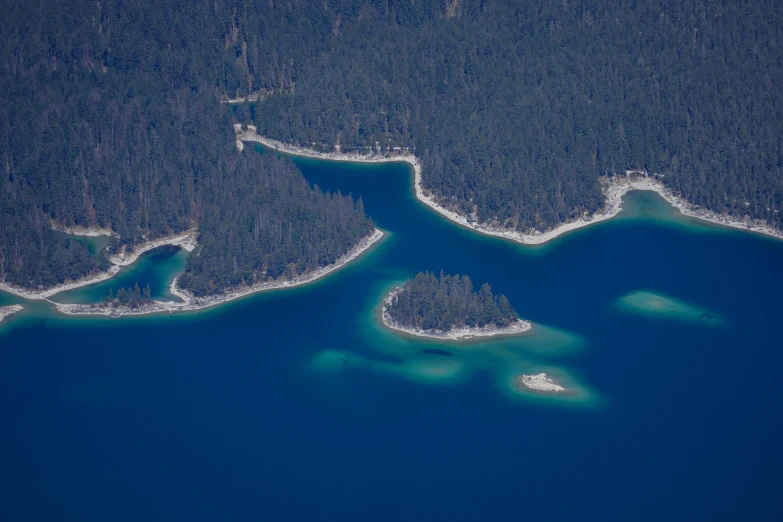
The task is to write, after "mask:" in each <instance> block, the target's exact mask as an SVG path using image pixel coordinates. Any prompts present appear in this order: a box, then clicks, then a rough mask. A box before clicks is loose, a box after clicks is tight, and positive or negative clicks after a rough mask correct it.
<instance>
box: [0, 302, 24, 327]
mask: <svg viewBox="0 0 783 522" xmlns="http://www.w3.org/2000/svg"><path fill="white" fill-rule="evenodd" d="M21 311H22V305H8V306H0V323H2V322H3V319H5V318H6V317H8V316H9V315H13V314H15V313H17V312H21Z"/></svg>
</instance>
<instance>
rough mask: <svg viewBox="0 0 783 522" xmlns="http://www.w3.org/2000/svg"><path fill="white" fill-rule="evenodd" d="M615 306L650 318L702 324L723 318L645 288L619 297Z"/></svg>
mask: <svg viewBox="0 0 783 522" xmlns="http://www.w3.org/2000/svg"><path fill="white" fill-rule="evenodd" d="M615 308H616V309H617V310H620V311H622V312H625V313H630V314H637V315H641V316H644V317H649V318H651V319H666V320H672V321H681V322H688V323H693V324H701V325H704V326H721V325H722V324H724V320H723V318H722V317H721V316H719V315H718V314H716V313H714V312H711V311H709V310H706V309H704V308H700V307H698V306H696V305H692V304H689V303H686V302H684V301H680V300H679V299H675V298H674V297H669V296H666V295H664V294H659V293H655V292H650V291H646V290H639V291H637V292H631V293H630V294H628V295H626V296H624V297H621V298H620V299H618V300H617V302H616V303H615Z"/></svg>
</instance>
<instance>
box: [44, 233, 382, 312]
mask: <svg viewBox="0 0 783 522" xmlns="http://www.w3.org/2000/svg"><path fill="white" fill-rule="evenodd" d="M383 236H384V233H383V231H381V230H380V229H378V228H376V229H375V230H374V231H373V233H372V234H370V235H369V236H365V237H364V238H362V239H361V240H359V242H358V243H357V244H356V245H354V246H353V248H351V249H350V250H349V251H348V252H347V253H346V254H345V255H343V256H342V257H340V258H339V259H337V261H335V262H334V263H333V264H331V265H327V266H325V267H321V268H318V269H316V270H313V271H312V272H308V273H307V274H303V275H301V276H298V277H295V278H294V279H290V280H287V281H279V282H278V281H272V282H270V281H266V282H263V283H258V284H255V285H253V286H249V287H244V288H241V289H238V290H235V291H231V292H229V293H226V294H223V295H220V296H210V297H195V296H194V295H192V294H191V293H190V292H188V291H187V290H183V289H181V288H179V286H178V284H177V283H178V281H179V276H177V277H175V278H174V280H173V281H172V282H171V285H170V286H169V291H170V292H171V294H172V295H174V296H176V297H178V298H179V299H181V300H182V301H183V302H182V303H177V302H173V301H152V303H150V304H147V305H143V306H140V307H139V308H137V309H130V308H128V307H125V308H113V307H112V306H110V305H106V304H104V303H100V304H63V303H55V302H53V301H49V302H50V303H52V304H53V305H54V307H55V308H56V309H57V311H59V312H61V313H63V314H66V315H104V316H109V317H115V318H116V317H122V316H131V315H135V316H138V315H149V314H158V313H165V312H168V313H172V312H189V311H196V310H202V309H205V308H211V307H213V306H217V305H220V304H224V303H227V302H229V301H234V300H236V299H240V298H242V297H245V296H248V295H251V294H256V293H259V292H265V291H269V290H277V289H281V288H293V287H296V286H303V285H306V284H309V283H312V282H314V281H317V280H319V279H321V278H323V277H325V276H326V275H328V274H331V273H332V272H335V271H336V270H339V269H340V268H342V267H344V266H345V265H347V264H348V263H350V262H351V261H353V260H354V259H356V258H357V257H359V256H361V255H362V254H363V253H364V252H366V251H367V250H368V249H369V248H370V247H371V246H373V245H374V244H375V243H377V242H378V241H379V240H380V239H381V238H382V237H383Z"/></svg>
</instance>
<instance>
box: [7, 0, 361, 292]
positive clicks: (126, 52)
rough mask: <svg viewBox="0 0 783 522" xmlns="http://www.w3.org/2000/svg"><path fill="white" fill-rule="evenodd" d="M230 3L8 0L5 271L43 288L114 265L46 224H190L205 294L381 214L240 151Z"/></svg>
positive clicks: (327, 249)
mask: <svg viewBox="0 0 783 522" xmlns="http://www.w3.org/2000/svg"><path fill="white" fill-rule="evenodd" d="M233 11H234V6H233V4H231V3H226V2H214V1H213V0H209V1H199V2H177V1H169V0H166V1H162V2H155V3H152V2H138V1H137V2H133V1H131V2H125V1H112V0H105V1H101V2H94V1H89V2H88V1H76V2H72V3H69V5H68V8H67V9H63V5H62V4H61V3H56V2H53V1H51V0H43V1H40V2H29V1H16V0H10V1H9V2H3V3H2V5H0V35H1V36H0V92H2V95H0V164H1V166H2V172H3V178H2V185H1V186H2V190H0V209H1V210H0V280H5V281H8V282H12V283H14V284H17V285H20V286H24V287H32V288H39V287H46V286H51V285H53V284H56V283H60V282H63V281H64V280H66V279H76V278H78V277H80V276H83V275H86V274H88V273H90V272H93V271H96V270H101V269H104V268H106V266H107V265H108V262H107V260H106V259H105V257H104V256H103V255H99V256H90V255H89V252H88V249H87V247H86V245H85V244H84V243H83V242H80V241H78V240H76V239H75V238H74V237H73V236H68V235H66V234H63V233H61V232H55V231H53V230H51V228H52V224H58V225H65V226H72V225H79V226H83V227H90V226H99V227H104V228H110V229H112V230H113V231H114V232H117V233H118V235H119V238H120V239H119V240H118V241H117V240H115V241H114V242H113V244H112V245H111V247H110V248H112V249H114V248H117V247H119V246H120V245H121V244H123V243H125V244H133V243H137V242H140V241H142V240H144V239H152V238H155V237H160V236H163V235H167V234H173V233H177V232H181V231H184V230H187V229H190V228H192V227H194V226H195V227H197V229H198V232H199V243H200V246H199V248H198V249H197V250H196V252H195V253H194V255H193V256H191V257H190V259H189V264H188V273H187V276H186V277H184V278H183V282H186V283H187V285H188V286H189V288H192V289H193V290H194V291H198V292H199V293H202V294H203V293H208V292H219V291H220V290H221V289H222V288H223V287H224V286H225V285H227V284H235V283H238V282H241V281H247V280H255V279H257V278H261V279H263V278H265V277H267V276H265V275H264V273H265V272H267V273H268V274H269V276H275V275H281V274H284V273H287V272H298V271H301V270H304V269H306V268H311V267H314V266H319V265H322V264H324V263H327V262H329V261H330V260H333V259H334V258H335V256H339V255H341V254H342V253H345V252H346V251H347V250H348V248H350V246H351V244H352V243H353V242H355V241H356V239H357V238H358V237H359V236H360V235H362V234H367V233H369V232H370V231H372V223H371V222H370V221H369V220H368V219H367V218H366V217H365V216H364V214H363V209H362V208H361V206H356V205H355V204H354V202H353V201H352V200H351V198H350V197H346V196H342V195H326V194H322V193H320V192H318V191H312V190H310V188H309V187H308V186H307V184H306V182H305V180H304V179H303V178H302V176H301V173H299V172H298V171H297V170H296V169H295V168H294V167H293V165H292V164H291V163H289V162H284V161H278V160H274V159H269V158H264V159H262V158H260V157H258V155H257V154H253V153H252V152H248V153H245V154H239V153H238V151H237V149H236V146H235V139H234V132H233V128H232V122H233V121H234V117H233V114H232V111H231V110H230V109H229V107H228V106H226V105H225V104H220V100H221V98H222V97H223V96H224V94H225V92H226V86H225V83H224V81H225V80H224V78H229V79H231V78H233V76H234V72H232V71H234V70H235V69H236V70H241V67H240V65H239V64H238V63H237V61H236V54H235V51H234V48H233V47H232V46H231V45H228V44H227V40H226V39H227V38H230V36H231V34H232V30H231V27H230V26H231V18H232V13H233Z"/></svg>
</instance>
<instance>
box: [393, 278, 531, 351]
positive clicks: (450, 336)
mask: <svg viewBox="0 0 783 522" xmlns="http://www.w3.org/2000/svg"><path fill="white" fill-rule="evenodd" d="M400 292H402V287H400V286H398V287H396V288H394V290H392V291H391V292H389V295H387V296H386V297H385V298H384V300H383V306H382V308H381V318H382V320H383V324H384V325H386V326H387V327H388V328H391V329H392V330H397V331H398V332H403V333H406V334H408V335H415V336H417V337H425V338H429V339H438V340H441V341H461V340H468V339H472V338H474V337H495V336H499V335H519V334H522V333H525V332H527V331H529V330H530V329H531V328H532V327H533V325H532V324H531V323H530V321H525V320H523V319H518V320H517V321H516V322H515V323H512V324H510V325H508V326H502V327H498V326H495V325H491V326H490V325H488V326H482V327H478V326H477V327H473V328H471V327H468V326H464V327H461V328H452V329H450V330H449V331H447V332H441V331H440V330H421V329H417V328H409V327H406V326H402V325H400V324H398V323H397V322H396V321H395V320H394V319H392V317H391V316H390V315H389V313H388V309H389V306H391V304H392V301H393V300H394V298H395V297H396V296H397V294H399V293H400Z"/></svg>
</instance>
